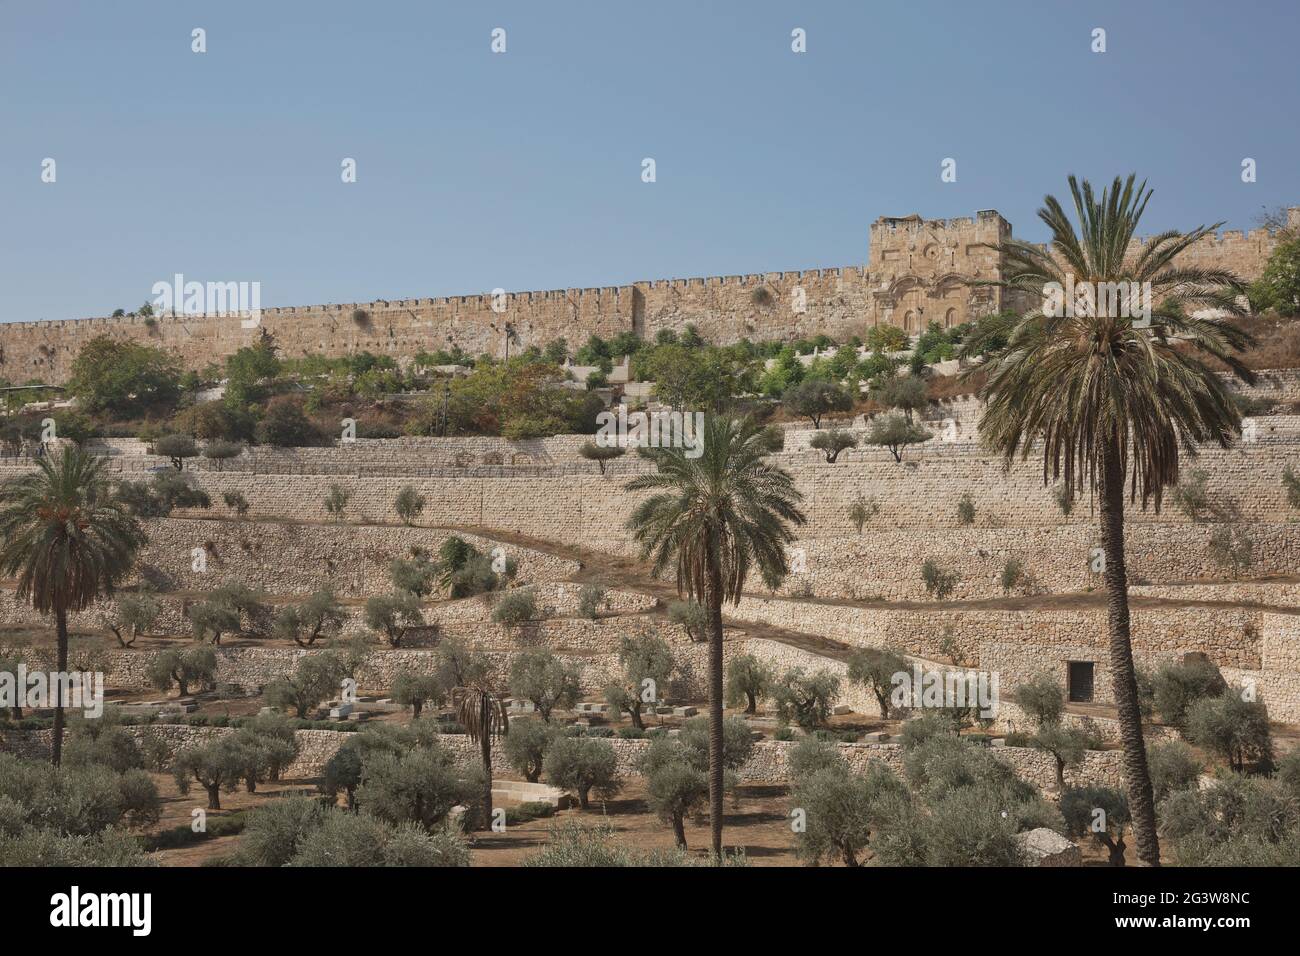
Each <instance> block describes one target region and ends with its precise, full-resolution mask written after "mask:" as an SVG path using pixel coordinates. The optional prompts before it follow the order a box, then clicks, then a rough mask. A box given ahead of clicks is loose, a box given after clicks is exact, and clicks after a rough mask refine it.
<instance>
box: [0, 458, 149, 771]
mask: <svg viewBox="0 0 1300 956" xmlns="http://www.w3.org/2000/svg"><path fill="white" fill-rule="evenodd" d="M37 464H38V470H37V471H35V472H32V473H29V474H26V475H23V476H22V477H19V478H14V479H11V480H10V481H8V482H6V483H5V484H4V485H2V486H0V574H3V575H5V576H6V577H15V576H16V577H17V579H18V590H17V593H18V599H19V600H20V601H27V600H30V601H31V603H32V607H34V608H35V609H36V610H37V611H39V612H41V613H42V614H49V613H51V612H53V614H54V626H55V630H56V633H57V636H58V651H57V656H58V659H57V663H56V670H57V671H58V673H59V674H61V675H62V674H65V673H66V672H67V670H68V612H69V611H81V610H84V609H85V608H86V607H88V606H89V605H91V604H93V603H94V602H95V601H96V600H97V599H98V598H100V597H102V596H104V595H108V594H111V593H113V589H114V588H116V587H117V585H118V584H120V583H121V581H122V579H123V578H125V577H126V575H127V574H128V573H129V572H130V570H131V566H132V564H133V563H134V561H135V555H136V551H137V550H138V549H139V547H140V545H142V544H143V543H144V540H145V536H144V532H143V530H142V529H141V527H140V523H139V522H138V521H137V520H136V519H135V518H134V517H133V516H132V515H131V514H129V513H128V512H127V510H126V509H125V508H124V507H123V506H122V505H121V504H120V503H119V501H118V500H117V498H116V496H115V495H114V494H113V492H112V490H111V487H110V485H109V484H108V482H107V481H106V480H105V479H104V478H103V477H102V475H101V469H102V465H103V463H102V461H100V460H99V459H97V458H95V457H93V456H92V455H88V454H86V453H85V452H83V451H81V450H80V449H79V448H76V447H70V448H68V449H67V450H65V451H64V452H62V453H61V454H58V455H55V456H51V457H49V458H42V459H41V460H40V461H39V462H38V463H37ZM54 684H55V686H56V687H57V688H58V689H57V690H56V692H55V704H54V739H53V744H52V758H53V761H54V764H55V766H58V764H59V760H60V758H61V757H62V754H63V703H64V701H63V693H62V690H63V688H62V686H61V682H58V681H56V682H54Z"/></svg>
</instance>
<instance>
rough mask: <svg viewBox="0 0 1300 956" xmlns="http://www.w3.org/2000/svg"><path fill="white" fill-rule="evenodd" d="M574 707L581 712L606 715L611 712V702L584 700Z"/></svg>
mask: <svg viewBox="0 0 1300 956" xmlns="http://www.w3.org/2000/svg"><path fill="white" fill-rule="evenodd" d="M573 709H574V711H575V712H577V713H579V714H592V715H598V716H601V717H604V716H607V715H608V714H609V711H610V706H609V704H598V703H595V702H593V701H587V700H584V701H582V702H580V703H579V704H578V705H577V706H576V707H574V708H573Z"/></svg>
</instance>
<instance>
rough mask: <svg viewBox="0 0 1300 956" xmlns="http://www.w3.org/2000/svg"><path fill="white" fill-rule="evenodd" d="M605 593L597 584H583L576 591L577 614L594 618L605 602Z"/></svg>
mask: <svg viewBox="0 0 1300 956" xmlns="http://www.w3.org/2000/svg"><path fill="white" fill-rule="evenodd" d="M607 593H608V592H607V591H606V590H605V589H604V588H603V587H601V586H600V585H599V584H584V585H583V586H582V590H581V591H579V592H578V614H579V615H581V616H582V617H585V618H587V619H588V620H592V621H594V620H596V618H597V617H599V616H600V609H601V608H602V607H603V606H604V604H605V596H606V594H607Z"/></svg>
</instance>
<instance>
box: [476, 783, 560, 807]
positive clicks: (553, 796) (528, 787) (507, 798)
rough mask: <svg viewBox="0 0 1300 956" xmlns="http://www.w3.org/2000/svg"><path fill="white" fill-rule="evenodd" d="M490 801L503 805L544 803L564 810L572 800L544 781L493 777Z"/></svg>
mask: <svg viewBox="0 0 1300 956" xmlns="http://www.w3.org/2000/svg"><path fill="white" fill-rule="evenodd" d="M492 802H493V803H494V804H498V803H499V804H502V805H504V806H510V805H518V804H521V803H545V804H548V805H550V806H552V807H555V808H556V809H557V810H564V809H565V808H567V807H568V806H569V805H570V804H572V803H573V802H574V800H573V798H572V797H570V796H569V795H568V794H567V793H565V792H564V791H563V790H561V789H559V788H558V787H550V786H547V785H546V784H544V783H528V782H527V781H523V780H497V779H494V780H493V781H492Z"/></svg>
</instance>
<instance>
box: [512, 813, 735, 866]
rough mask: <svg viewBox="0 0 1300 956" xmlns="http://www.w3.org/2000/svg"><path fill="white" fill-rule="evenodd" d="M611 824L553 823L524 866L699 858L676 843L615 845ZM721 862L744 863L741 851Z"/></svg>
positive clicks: (682, 862) (690, 862)
mask: <svg viewBox="0 0 1300 956" xmlns="http://www.w3.org/2000/svg"><path fill="white" fill-rule="evenodd" d="M613 840H614V829H613V827H611V826H608V825H603V826H600V825H598V826H584V825H583V824H581V823H579V822H578V821H577V820H572V819H570V820H566V821H565V822H563V823H560V824H557V825H556V826H553V827H552V828H551V830H550V834H549V836H548V839H547V841H546V847H545V848H544V849H543V850H541V851H540V852H538V853H536V854H535V855H533V856H531V857H529V858H528V859H526V860H525V861H524V864H523V865H524V866H527V867H564V868H566V869H573V868H577V867H581V868H597V867H598V868H602V869H603V868H606V867H660V866H697V865H701V863H700V861H697V860H696V859H695V858H693V857H691V856H689V855H688V854H687V853H686V852H685V851H683V850H682V849H681V848H680V847H678V848H676V849H675V850H669V851H664V850H652V851H649V852H641V851H638V850H629V849H627V848H625V847H621V846H618V845H616V844H615V843H614V842H613ZM723 865H724V866H744V865H745V860H744V857H743V855H740V854H737V855H735V856H731V857H727V858H726V859H725V860H724V861H723Z"/></svg>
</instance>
